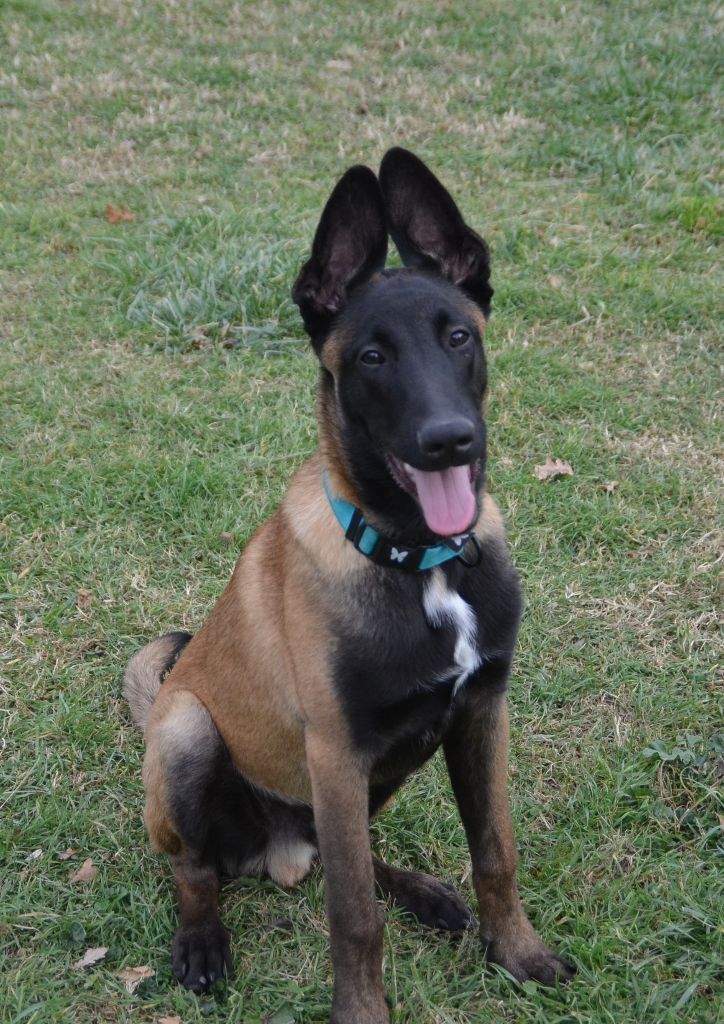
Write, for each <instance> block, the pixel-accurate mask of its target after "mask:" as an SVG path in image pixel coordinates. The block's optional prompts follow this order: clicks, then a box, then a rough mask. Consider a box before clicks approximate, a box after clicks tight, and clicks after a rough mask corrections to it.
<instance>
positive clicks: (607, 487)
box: [601, 480, 618, 494]
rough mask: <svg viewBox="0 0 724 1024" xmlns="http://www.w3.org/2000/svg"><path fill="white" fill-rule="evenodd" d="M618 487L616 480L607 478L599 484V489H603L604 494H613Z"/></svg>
mask: <svg viewBox="0 0 724 1024" xmlns="http://www.w3.org/2000/svg"><path fill="white" fill-rule="evenodd" d="M617 487H618V480H607V481H606V483H605V484H601V490H602V491H605V492H606V494H613V492H614V491H615V490H616V488H617Z"/></svg>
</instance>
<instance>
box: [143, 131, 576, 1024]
mask: <svg viewBox="0 0 724 1024" xmlns="http://www.w3.org/2000/svg"><path fill="white" fill-rule="evenodd" d="M388 235H389V236H391V238H392V240H393V241H394V243H395V245H396V247H397V250H398V252H399V254H400V257H401V260H402V263H403V265H404V266H403V267H399V268H386V267H385V263H386V257H387V249H388ZM292 295H293V298H294V301H295V302H296V304H297V305H298V306H299V309H300V312H301V315H302V318H303V321H304V325H305V328H306V330H307V332H308V334H309V336H310V338H311V344H312V347H313V349H314V352H315V354H316V356H317V359H318V360H319V365H320V375H319V390H318V412H319V451H318V452H317V453H316V454H314V455H313V456H312V457H311V458H310V459H309V460H308V461H307V462H306V463H304V465H302V467H301V468H300V469H299V470H298V471H297V472H296V474H295V475H294V476H293V478H292V480H291V483H290V485H289V488H288V490H287V493H286V495H285V497H284V500H283V502H282V504H281V506H280V508H279V509H278V510H277V511H276V512H275V513H274V515H272V517H271V518H270V519H269V520H268V521H267V522H266V523H265V524H264V525H262V526H261V528H260V529H259V530H258V531H257V532H256V533H255V535H254V536H253V537H252V539H251V541H250V542H249V543H248V545H247V546H246V548H245V550H244V552H243V553H242V555H241V557H240V559H239V561H238V562H237V564H236V567H235V569H234V572H233V575H232V578H231V582H230V583H229V585H228V586H227V588H226V590H225V591H224V593H223V594H222V596H221V598H220V599H219V601H218V603H217V604H216V606H215V608H214V609H213V611H212V612H211V615H210V616H209V618H208V620H207V621H206V623H205V625H204V626H203V627H202V629H201V630H200V632H199V633H198V634H197V635H196V636H194V637H193V638H191V636H190V635H189V634H187V633H169V634H167V635H165V636H163V637H161V638H160V639H158V640H155V641H153V642H151V643H149V644H148V645H147V646H146V647H144V648H143V649H142V650H141V651H139V652H138V653H137V654H136V655H135V656H134V657H133V658H132V660H131V662H130V664H129V666H128V669H127V672H126V678H125V691H126V695H127V698H128V701H129V703H130V707H131V711H132V715H133V718H134V720H135V722H136V723H137V724H138V725H139V726H140V727H141V729H142V730H143V731H144V733H145V742H146V756H145V761H144V766H143V777H144V783H145V790H146V809H145V821H146V826H147V829H148V832H149V835H150V839H151V843H152V845H153V847H154V848H155V849H156V850H157V851H163V852H165V853H167V854H168V855H169V856H170V858H171V862H172V865H173V871H174V876H175V881H176V888H177V896H178V906H179V914H180V924H179V927H178V930H177V932H176V935H175V938H174V941H173V950H172V964H173V970H174V973H175V975H176V977H177V978H178V980H179V981H180V982H181V983H182V984H183V985H184V986H186V988H188V989H191V990H192V991H195V992H201V991H205V990H208V989H209V988H210V986H212V985H213V984H214V982H215V981H216V979H218V978H219V977H221V976H222V974H224V973H225V972H227V971H230V970H231V958H230V948H229V937H228V933H227V930H226V928H225V927H224V925H223V924H222V922H221V919H220V916H219V909H218V893H219V884H220V880H221V879H222V878H225V877H229V876H238V875H264V876H268V877H270V878H272V879H273V880H274V881H275V882H277V883H278V884H279V885H280V886H285V887H287V886H294V885H296V884H297V883H298V882H299V881H301V880H302V879H303V878H304V877H305V876H306V875H307V873H308V872H309V870H310V868H311V865H312V862H313V861H314V859H315V857H317V855H318V856H319V857H320V859H321V863H322V867H323V871H324V879H325V890H326V907H327V916H328V921H329V933H330V948H331V958H332V963H333V968H334V992H333V999H332V1010H331V1018H330V1019H331V1021H332V1022H333V1024H383V1022H389V1010H388V1006H387V1003H386V1000H385V991H384V987H383V981H382V928H383V923H382V912H381V909H380V906H379V904H378V902H377V898H376V887H377V888H379V890H380V891H381V892H382V893H383V894H384V895H386V896H389V897H390V899H391V900H392V901H394V902H395V903H396V904H397V905H399V906H401V907H402V908H404V909H406V910H407V911H409V912H410V913H412V914H414V915H415V916H416V917H417V918H418V919H419V921H420V922H421V923H423V924H425V925H428V926H430V927H432V928H441V929H448V930H449V931H451V932H457V931H461V930H463V929H466V928H469V927H471V926H472V925H473V923H474V919H473V915H472V912H471V910H470V908H469V907H468V905H467V904H466V903H465V901H464V900H463V899H462V898H461V897H460V896H459V895H458V894H457V893H456V892H455V890H454V889H453V888H452V887H451V886H449V885H447V884H445V883H443V882H439V881H437V880H436V879H434V878H432V877H431V876H429V875H426V874H422V873H418V872H410V871H403V870H401V869H399V868H396V867H392V866H390V865H388V864H385V863H383V862H382V861H381V860H379V859H378V858H377V857H375V856H373V854H372V851H371V848H370V838H369V820H370V816H371V815H373V814H375V813H376V812H377V811H378V810H379V809H380V808H381V807H383V806H384V805H385V804H386V803H387V802H388V800H389V799H390V798H391V797H392V795H393V794H394V793H395V791H396V790H397V789H398V788H399V787H400V786H401V785H402V784H403V783H404V781H405V780H406V779H407V778H408V776H409V775H410V773H411V772H413V771H415V770H416V769H417V768H419V767H420V766H421V765H423V764H424V763H425V762H426V761H427V760H428V759H429V758H430V757H431V756H432V754H433V753H434V752H435V751H436V750H437V749H438V747H440V746H442V748H443V751H444V755H445V759H446V762H447V767H448V770H449V774H450V779H451V782H452V787H453V791H454V794H455V798H456V801H457V804H458V807H459V810H460V815H461V818H462V821H463V825H464V827H465V832H466V834H467V840H468V844H469V849H470V856H471V860H472V879H473V884H474V889H475V894H476V897H477V902H478V914H479V926H478V927H479V932H480V938H481V940H482V942H483V944H484V946H485V948H486V950H487V956H488V958H489V959H490V960H491V961H494V962H496V963H498V964H500V965H502V966H503V967H504V968H505V969H506V970H507V971H508V972H510V974H512V975H513V976H514V977H515V978H517V979H520V980H524V979H530V978H532V979H536V980H537V981H539V982H542V983H543V984H546V985H553V984H555V983H556V981H567V980H568V979H569V978H570V977H571V976H572V974H573V972H574V967H573V966H572V965H571V964H569V963H567V962H566V961H565V960H564V959H562V958H561V957H559V956H558V955H556V954H555V953H553V952H551V951H550V950H549V949H547V948H546V946H545V945H544V943H543V942H542V940H541V939H540V938H539V936H538V935H537V933H536V932H535V930H534V929H533V926H532V925H531V924H530V922H529V921H528V918H527V917H526V914H525V912H524V910H523V907H522V905H521V901H520V898H519V895H518V889H517V881H516V863H517V854H516V847H515V841H514V837H513V830H512V826H511V819H510V813H509V806H508V798H507V793H506V773H507V749H508V712H507V704H506V684H507V680H508V675H509V672H510V666H511V660H512V657H513V649H514V646H515V642H516V636H517V631H518V621H519V617H520V610H521V594H520V586H519V581H518V576H517V574H516V571H515V569H514V567H513V564H512V562H511V558H510V556H509V554H508V550H507V547H506V541H505V532H504V526H503V522H502V518H501V514H500V512H499V510H498V508H497V506H496V504H495V502H494V500H493V499H492V498H491V497H490V496H489V495H488V494H487V493H486V491H485V486H484V481H485V463H486V427H485V422H484V418H483V407H484V398H485V393H486V385H487V375H486V363H485V356H484V351H483V344H482V341H483V334H484V331H485V328H486V323H487V321H488V318H489V314H490V304H491V298H492V295H493V290H492V288H491V286H490V259H489V251H488V246H487V244H486V243H485V241H484V240H483V239H482V238H481V237H480V235H478V234H477V233H476V232H475V231H474V230H472V228H470V227H468V225H467V224H466V223H465V221H464V220H463V217H462V215H461V213H460V211H459V209H458V207H457V206H456V204H455V202H454V201H453V199H452V197H451V196H450V194H449V193H448V192H447V190H446V189H445V188H444V187H443V185H442V184H441V183H440V182H439V181H438V180H437V178H436V177H435V176H434V175H433V173H432V172H431V171H430V170H429V169H428V167H427V166H426V165H425V164H424V163H423V162H422V161H421V160H419V159H418V158H417V157H416V156H414V155H413V154H412V153H410V152H408V151H406V150H404V149H400V148H395V149H391V150H390V151H389V152H388V153H387V154H386V155H385V157H384V159H383V161H382V164H381V167H380V171H379V175H378V176H376V175H375V174H374V173H373V171H372V170H370V169H369V168H368V167H365V166H354V167H352V168H350V169H349V170H348V171H347V172H346V173H345V174H344V175H343V177H342V178H341V179H340V180H339V182H338V183H337V185H336V187H335V188H334V190H333V191H332V193H331V195H330V197H329V200H328V201H327V204H326V206H325V208H324V210H323V213H322V216H321V219H320V222H319V225H318V227H317V231H316V234H315V236H314V241H313V245H312V251H311V256H310V258H309V259H308V260H307V262H306V263H304V265H303V266H302V268H301V271H300V273H299V276H298V278H297V280H296V283H295V284H294V288H293V292H292Z"/></svg>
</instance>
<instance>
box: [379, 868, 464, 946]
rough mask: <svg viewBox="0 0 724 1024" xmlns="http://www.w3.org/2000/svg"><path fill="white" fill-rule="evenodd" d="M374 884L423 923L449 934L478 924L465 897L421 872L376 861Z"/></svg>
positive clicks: (444, 883)
mask: <svg viewBox="0 0 724 1024" xmlns="http://www.w3.org/2000/svg"><path fill="white" fill-rule="evenodd" d="M374 869H375V881H376V882H377V885H378V886H379V888H380V889H381V890H382V892H383V893H384V894H385V895H386V896H389V897H390V899H391V900H392V902H393V903H395V904H396V905H397V906H398V907H401V908H402V909H403V910H406V911H407V912H408V913H410V914H412V915H413V916H414V917H416V918H417V920H418V921H419V922H420V924H423V925H426V926H427V927H428V928H437V929H440V930H444V931H449V932H462V931H465V930H466V929H468V928H471V927H472V926H473V924H474V922H475V918H474V916H473V912H472V910H471V909H470V907H469V906H468V905H467V903H466V902H465V900H464V899H463V898H462V896H460V895H458V893H457V892H456V891H455V889H454V888H453V887H452V886H451V885H448V884H447V883H446V882H440V881H438V880H437V878H433V877H432V875H426V874H423V873H422V872H420V871H405V870H403V869H402V868H393V867H392V866H391V865H389V864H385V863H384V861H381V860H380V859H379V858H378V857H375V858H374Z"/></svg>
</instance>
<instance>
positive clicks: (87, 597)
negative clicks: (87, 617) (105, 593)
mask: <svg viewBox="0 0 724 1024" xmlns="http://www.w3.org/2000/svg"><path fill="white" fill-rule="evenodd" d="M76 604H77V605H78V607H79V608H80V609H81V611H84V610H85V609H86V608H90V606H91V605H92V604H93V591H92V590H86V589H85V587H84V588H83V589H82V590H79V591H78V597H77V598H76Z"/></svg>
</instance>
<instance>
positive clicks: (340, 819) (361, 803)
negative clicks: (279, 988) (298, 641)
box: [306, 732, 390, 1024]
mask: <svg viewBox="0 0 724 1024" xmlns="http://www.w3.org/2000/svg"><path fill="white" fill-rule="evenodd" d="M306 750H307V764H308V767H309V774H310V777H311V780H312V799H313V803H314V823H315V826H316V830H317V838H318V842H319V852H320V855H321V858H322V867H323V868H324V880H325V887H326V898H327V916H328V919H329V935H330V943H331V954H332V965H333V967H334V999H333V1003H332V1017H331V1022H332V1024H388V1022H389V1019H390V1015H389V1010H388V1008H387V1004H386V1002H385V993H384V989H383V987H382V924H383V920H382V911H381V908H380V907H379V906H378V904H377V900H376V898H375V881H374V870H373V867H372V853H371V850H370V838H369V777H368V773H367V771H365V770H364V768H363V766H362V765H361V764H360V763H359V762H358V760H357V759H356V758H355V757H354V755H353V754H352V753H351V752H350V750H349V748H348V747H347V746H345V744H344V743H343V742H339V741H335V740H330V739H329V738H328V737H326V736H321V735H320V734H319V733H316V734H315V733H313V732H308V734H307V738H306Z"/></svg>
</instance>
